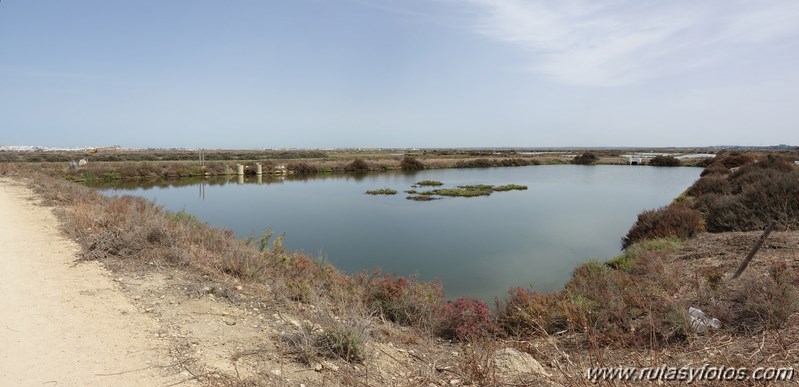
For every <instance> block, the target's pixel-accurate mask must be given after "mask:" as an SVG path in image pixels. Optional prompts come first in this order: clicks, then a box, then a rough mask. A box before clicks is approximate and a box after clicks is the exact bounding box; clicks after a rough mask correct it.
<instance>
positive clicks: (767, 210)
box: [688, 157, 799, 232]
mask: <svg viewBox="0 0 799 387" xmlns="http://www.w3.org/2000/svg"><path fill="white" fill-rule="evenodd" d="M688 194H689V195H691V196H694V197H696V198H697V200H696V201H695V203H696V208H697V209H699V210H700V211H702V213H703V214H704V216H705V219H706V227H707V230H708V231H711V232H723V231H752V230H760V229H763V228H764V227H765V226H766V224H768V222H769V221H771V220H775V221H777V222H778V223H779V224H780V225H781V226H782V227H784V228H796V227H799V170H798V169H797V168H795V167H794V166H793V165H792V164H790V163H788V162H786V161H785V160H783V159H780V158H777V157H768V158H767V159H765V160H763V161H761V162H757V163H751V164H747V165H744V166H742V167H740V168H738V170H736V171H735V172H733V173H731V174H729V175H727V176H726V177H724V176H722V175H708V176H705V177H703V178H701V179H699V180H698V181H697V182H696V183H694V185H693V186H692V187H691V188H690V189H689V190H688Z"/></svg>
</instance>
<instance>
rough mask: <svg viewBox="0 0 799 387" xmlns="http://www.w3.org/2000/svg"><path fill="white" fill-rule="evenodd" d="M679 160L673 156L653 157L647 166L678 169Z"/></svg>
mask: <svg viewBox="0 0 799 387" xmlns="http://www.w3.org/2000/svg"><path fill="white" fill-rule="evenodd" d="M680 164H681V162H680V159H678V158H676V157H674V156H655V157H653V158H652V160H649V165H651V166H654V167H679V166H680Z"/></svg>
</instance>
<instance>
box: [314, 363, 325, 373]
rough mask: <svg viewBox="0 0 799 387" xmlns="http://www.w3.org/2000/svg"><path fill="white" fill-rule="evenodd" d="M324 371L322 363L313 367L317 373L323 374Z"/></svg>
mask: <svg viewBox="0 0 799 387" xmlns="http://www.w3.org/2000/svg"><path fill="white" fill-rule="evenodd" d="M322 369H323V368H322V364H320V363H316V364H314V366H313V370H314V371H316V372H322Z"/></svg>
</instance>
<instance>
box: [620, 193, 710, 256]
mask: <svg viewBox="0 0 799 387" xmlns="http://www.w3.org/2000/svg"><path fill="white" fill-rule="evenodd" d="M702 230H704V224H703V220H702V214H701V213H700V212H699V211H697V210H694V209H692V208H690V207H688V205H687V204H685V203H682V202H678V203H672V204H670V205H668V206H665V207H661V208H659V209H657V210H647V211H644V212H642V213H640V214H638V219H637V220H636V222H635V224H634V225H633V226H632V228H630V230H629V231H628V232H627V235H626V236H624V238H622V247H623V248H625V249H626V248H627V247H629V246H630V245H632V244H633V243H635V242H637V241H641V240H644V239H653V238H669V237H676V238H680V239H687V238H690V237H693V236H694V235H696V234H697V233H699V232H701V231H702Z"/></svg>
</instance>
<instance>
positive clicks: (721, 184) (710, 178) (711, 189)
mask: <svg viewBox="0 0 799 387" xmlns="http://www.w3.org/2000/svg"><path fill="white" fill-rule="evenodd" d="M732 191H733V186H732V184H730V182H729V180H728V179H727V177H725V176H723V175H718V174H713V175H705V176H704V177H702V178H700V179H699V180H697V181H695V182H694V184H692V185H691V186H690V187H689V188H688V190H687V191H686V192H685V193H686V194H687V195H690V196H695V197H699V196H702V195H707V194H718V195H729V194H730V193H732Z"/></svg>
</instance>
